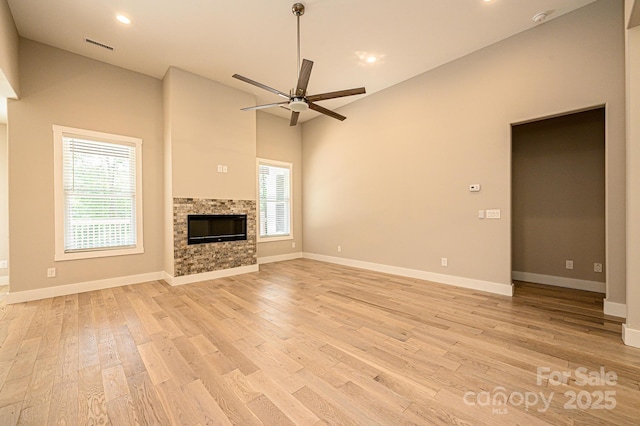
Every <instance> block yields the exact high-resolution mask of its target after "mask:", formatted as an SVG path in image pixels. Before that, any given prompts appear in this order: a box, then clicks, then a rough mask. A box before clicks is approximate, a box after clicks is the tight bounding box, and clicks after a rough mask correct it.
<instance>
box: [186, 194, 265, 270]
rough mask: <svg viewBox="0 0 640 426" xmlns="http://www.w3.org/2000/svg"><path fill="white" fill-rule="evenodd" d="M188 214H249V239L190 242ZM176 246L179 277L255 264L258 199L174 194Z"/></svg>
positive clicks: (247, 230) (247, 225) (247, 222)
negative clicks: (217, 198) (191, 196)
mask: <svg viewBox="0 0 640 426" xmlns="http://www.w3.org/2000/svg"><path fill="white" fill-rule="evenodd" d="M189 215H246V216H247V220H246V228H247V229H246V233H247V239H246V240H240V241H222V242H215V243H206V244H191V245H190V244H188V242H187V217H188V216H189ZM173 247H174V276H176V277H181V276H186V275H193V274H201V273H205V272H213V271H220V270H224V269H231V268H239V267H243V266H251V265H256V264H257V252H256V250H257V246H256V202H255V201H254V200H216V199H206V198H174V199H173Z"/></svg>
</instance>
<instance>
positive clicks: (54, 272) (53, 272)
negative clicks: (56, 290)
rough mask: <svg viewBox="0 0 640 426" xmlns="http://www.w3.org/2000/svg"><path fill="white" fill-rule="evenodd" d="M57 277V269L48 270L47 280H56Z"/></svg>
mask: <svg viewBox="0 0 640 426" xmlns="http://www.w3.org/2000/svg"><path fill="white" fill-rule="evenodd" d="M55 277H56V268H49V269H47V278H55Z"/></svg>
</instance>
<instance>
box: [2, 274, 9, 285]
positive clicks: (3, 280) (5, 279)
mask: <svg viewBox="0 0 640 426" xmlns="http://www.w3.org/2000/svg"><path fill="white" fill-rule="evenodd" d="M0 285H9V277H7V276H4V277H0Z"/></svg>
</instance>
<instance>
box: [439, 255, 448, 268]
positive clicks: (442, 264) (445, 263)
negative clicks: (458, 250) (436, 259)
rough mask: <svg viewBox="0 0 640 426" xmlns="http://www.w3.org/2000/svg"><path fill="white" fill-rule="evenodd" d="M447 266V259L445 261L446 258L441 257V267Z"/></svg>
mask: <svg viewBox="0 0 640 426" xmlns="http://www.w3.org/2000/svg"><path fill="white" fill-rule="evenodd" d="M448 264H449V259H447V258H446V257H443V258H442V259H440V265H441V266H447V265H448Z"/></svg>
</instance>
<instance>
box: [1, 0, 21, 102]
mask: <svg viewBox="0 0 640 426" xmlns="http://www.w3.org/2000/svg"><path fill="white" fill-rule="evenodd" d="M19 93H20V84H19V79H18V31H17V30H16V25H15V23H14V22H13V16H12V15H11V10H10V9H9V4H8V3H7V0H0V97H6V98H14V97H16V96H17V95H18V94H19Z"/></svg>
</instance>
